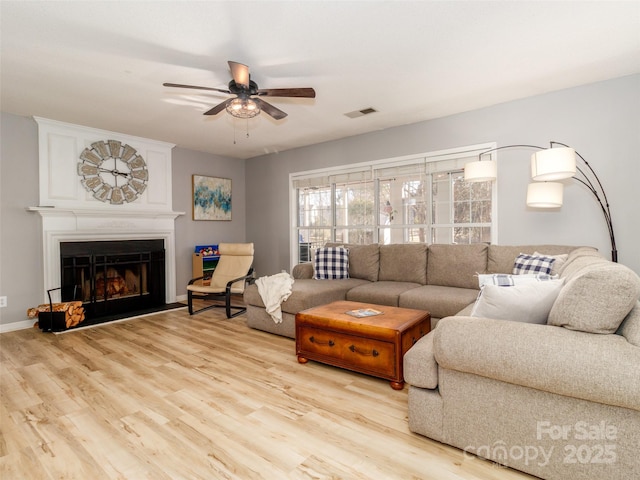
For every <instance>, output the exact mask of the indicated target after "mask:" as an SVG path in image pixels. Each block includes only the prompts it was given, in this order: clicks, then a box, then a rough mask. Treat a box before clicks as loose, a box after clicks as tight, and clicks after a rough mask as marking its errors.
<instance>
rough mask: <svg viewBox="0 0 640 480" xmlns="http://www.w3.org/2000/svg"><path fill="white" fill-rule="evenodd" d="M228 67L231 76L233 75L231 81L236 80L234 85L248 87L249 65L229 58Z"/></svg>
mask: <svg viewBox="0 0 640 480" xmlns="http://www.w3.org/2000/svg"><path fill="white" fill-rule="evenodd" d="M229 68H230V69H231V76H232V77H233V81H234V82H236V85H242V86H243V87H245V88H249V67H247V66H246V65H244V64H242V63H237V62H232V61H231V60H229Z"/></svg>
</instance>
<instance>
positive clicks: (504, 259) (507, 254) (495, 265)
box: [478, 245, 595, 273]
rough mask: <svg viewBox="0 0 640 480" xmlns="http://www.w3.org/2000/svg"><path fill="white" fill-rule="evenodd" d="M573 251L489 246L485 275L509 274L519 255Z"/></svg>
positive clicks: (551, 247) (554, 247) (568, 249)
mask: <svg viewBox="0 0 640 480" xmlns="http://www.w3.org/2000/svg"><path fill="white" fill-rule="evenodd" d="M575 249H576V247H571V246H566V245H489V252H488V254H487V273H511V272H512V270H513V262H514V260H515V258H516V257H517V256H518V255H520V254H521V253H529V254H533V253H535V252H542V253H543V254H545V255H559V254H563V253H569V252H571V251H572V250H575ZM591 250H594V249H591ZM594 251H595V250H594ZM478 273H482V272H478Z"/></svg>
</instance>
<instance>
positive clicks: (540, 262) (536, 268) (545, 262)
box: [513, 253, 556, 275]
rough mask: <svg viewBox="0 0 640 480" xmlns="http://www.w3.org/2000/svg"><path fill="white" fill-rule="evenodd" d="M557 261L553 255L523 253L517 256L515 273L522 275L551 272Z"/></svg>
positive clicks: (514, 265)
mask: <svg viewBox="0 0 640 480" xmlns="http://www.w3.org/2000/svg"><path fill="white" fill-rule="evenodd" d="M555 261H556V259H555V258H552V257H543V256H536V255H527V254H525V253H521V254H520V255H518V256H517V257H516V261H515V262H514V264H513V274H514V275H522V274H523V273H547V274H551V270H552V269H553V263H554V262H555Z"/></svg>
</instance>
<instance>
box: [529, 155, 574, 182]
mask: <svg viewBox="0 0 640 480" xmlns="http://www.w3.org/2000/svg"><path fill="white" fill-rule="evenodd" d="M575 174H576V151H575V150H574V149H573V148H569V147H561V148H560V147H558V148H547V149H545V150H540V151H539V152H536V153H534V154H533V155H531V178H533V179H534V180H537V181H542V182H548V181H553V180H562V179H563V178H569V177H573V176H574V175H575Z"/></svg>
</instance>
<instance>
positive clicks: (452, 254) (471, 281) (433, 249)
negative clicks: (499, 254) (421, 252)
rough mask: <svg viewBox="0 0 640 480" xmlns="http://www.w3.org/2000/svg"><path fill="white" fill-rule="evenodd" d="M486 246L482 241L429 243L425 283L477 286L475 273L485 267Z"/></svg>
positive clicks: (482, 270)
mask: <svg viewBox="0 0 640 480" xmlns="http://www.w3.org/2000/svg"><path fill="white" fill-rule="evenodd" d="M487 247H488V246H487V245H486V244H484V243H476V244H473V245H440V244H434V245H430V246H429V255H428V257H427V259H428V262H427V263H428V267H427V283H428V284H429V285H442V286H445V287H459V288H478V279H477V278H476V276H475V275H476V274H478V273H484V272H485V270H486V269H487ZM512 262H513V260H512Z"/></svg>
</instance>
